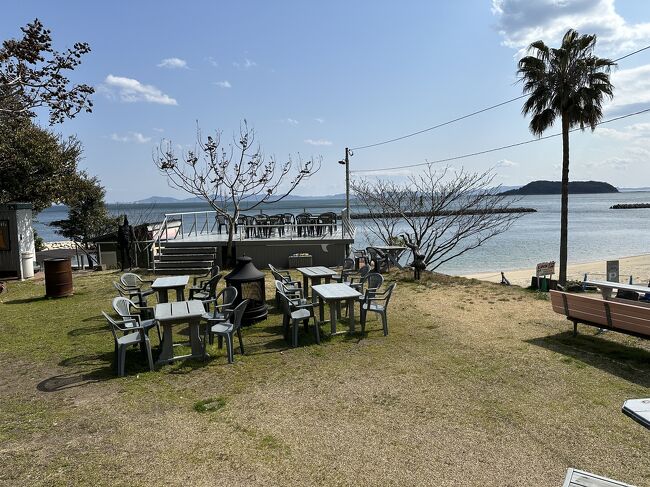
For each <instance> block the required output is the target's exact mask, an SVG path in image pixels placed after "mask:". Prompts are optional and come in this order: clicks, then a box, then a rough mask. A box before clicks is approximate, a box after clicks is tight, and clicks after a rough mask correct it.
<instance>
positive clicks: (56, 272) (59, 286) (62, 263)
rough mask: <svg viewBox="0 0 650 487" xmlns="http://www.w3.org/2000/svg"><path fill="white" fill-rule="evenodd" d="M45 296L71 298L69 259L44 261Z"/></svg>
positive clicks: (70, 266) (70, 264) (70, 267)
mask: <svg viewBox="0 0 650 487" xmlns="http://www.w3.org/2000/svg"><path fill="white" fill-rule="evenodd" d="M43 267H44V270H45V295H46V296H47V297H48V298H62V297H64V296H72V263H71V262H70V258H69V257H67V258H61V259H45V260H44V261H43Z"/></svg>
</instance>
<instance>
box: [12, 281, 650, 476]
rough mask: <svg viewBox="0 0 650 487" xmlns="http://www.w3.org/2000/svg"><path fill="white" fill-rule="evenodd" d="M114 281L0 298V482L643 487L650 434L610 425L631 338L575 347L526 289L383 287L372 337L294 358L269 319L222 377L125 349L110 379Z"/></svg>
mask: <svg viewBox="0 0 650 487" xmlns="http://www.w3.org/2000/svg"><path fill="white" fill-rule="evenodd" d="M118 275H119V274H118V273H114V272H97V273H90V274H86V275H75V277H74V288H75V294H74V296H72V297H69V298H62V299H56V300H51V299H46V298H44V297H43V296H44V294H45V288H44V284H43V281H42V280H41V281H32V282H22V283H19V282H10V283H9V290H8V292H7V293H6V294H3V295H2V296H0V370H2V372H0V418H2V421H1V422H0V465H2V467H0V483H2V484H3V485H77V484H79V485H90V484H94V485H150V484H153V483H157V484H161V485H164V484H174V485H176V484H179V485H180V484H182V485H440V486H445V485H450V486H451V485H454V486H457V485H482V486H505V485H513V486H514V485H535V486H559V485H562V479H563V477H564V474H565V470H566V468H568V467H576V468H580V469H583V470H588V471H592V472H594V473H597V474H600V475H604V476H608V477H612V478H616V479H619V480H621V481H624V482H628V483H632V484H636V485H639V486H642V485H648V484H650V456H649V445H650V432H649V431H647V430H645V429H644V428H642V427H641V426H639V425H638V424H636V423H634V422H633V421H632V420H630V419H629V418H627V417H625V416H624V415H623V414H622V413H621V412H620V408H621V405H622V403H623V401H624V400H625V399H628V398H633V397H648V396H650V346H649V344H648V342H647V341H644V340H640V339H635V338H631V337H627V336H624V335H620V334H617V333H605V334H600V335H597V334H596V330H594V329H593V328H588V327H583V326H581V327H579V331H580V335H579V336H578V337H576V338H574V337H573V336H572V333H571V329H572V326H571V324H570V323H569V322H567V321H566V320H565V319H564V318H563V317H561V316H558V315H556V314H554V313H553V312H552V311H551V307H550V302H548V301H547V300H546V299H540V298H539V295H537V294H536V293H532V292H530V291H527V290H522V289H519V288H514V287H513V288H505V287H501V286H498V285H492V284H485V283H479V282H477V281H468V280H464V279H455V278H446V277H444V276H429V275H427V276H426V279H425V281H424V282H422V283H418V284H416V283H411V282H409V281H408V280H407V279H405V278H404V277H405V276H406V274H404V275H397V274H393V275H391V276H388V279H389V280H391V279H392V280H399V285H398V287H397V291H396V295H395V297H394V300H393V301H391V309H390V313H389V327H390V334H389V336H388V337H384V336H383V334H382V332H381V324H380V322H379V321H378V320H377V319H376V318H375V317H374V316H372V317H371V318H370V321H369V325H368V327H367V330H366V334H365V335H363V336H362V335H361V334H360V333H357V334H355V335H342V336H336V337H333V338H330V337H329V336H328V331H329V325H327V324H326V325H323V326H322V327H321V333H322V336H323V337H324V338H323V340H322V343H321V345H316V344H314V342H313V338H312V334H311V333H310V334H305V333H304V332H303V331H302V330H301V335H300V346H299V347H298V348H296V349H292V348H290V347H288V345H287V343H285V341H284V340H283V338H282V334H281V317H280V316H279V315H278V314H277V311H276V310H274V309H271V313H270V315H269V318H268V319H267V320H266V321H263V322H261V323H258V324H256V325H254V326H252V327H250V328H247V329H245V331H244V342H245V345H246V355H244V356H242V355H240V354H239V353H238V351H236V353H235V364H233V365H228V364H227V362H226V356H225V349H224V350H219V349H218V348H217V346H216V342H215V345H214V346H210V347H208V352H209V353H210V356H211V357H210V359H209V360H207V361H205V362H204V361H185V362H180V363H175V364H173V365H169V366H165V367H162V368H161V369H159V370H156V371H155V372H149V371H148V368H147V366H146V360H144V359H143V358H142V357H141V355H140V353H139V352H138V351H137V350H136V349H133V350H129V352H128V353H127V364H126V370H127V377H125V378H117V377H115V375H114V370H113V363H112V359H113V339H112V335H111V334H110V331H109V329H108V328H107V325H106V323H105V322H104V320H103V318H102V317H101V313H100V312H101V311H102V310H104V311H108V310H109V309H110V302H111V299H112V297H113V295H114V291H113V289H112V285H111V281H112V280H114V279H117V278H118ZM267 297H269V298H272V297H273V293H272V283H271V280H270V277H269V278H267ZM154 301H155V300H154V298H153V297H151V298H150V302H154ZM273 301H274V300H273V299H269V301H268V302H269V305H270V306H273V304H274V302H273ZM339 326H340V327H341V328H343V327H344V326H345V325H344V323H343V322H341V323H340V325H339ZM177 331H178V333H179V337H178V339H179V340H181V339H183V338H186V336H185V337H182V336H181V335H182V334H184V333H186V330H184V329H183V327H178V328H177ZM150 335H151V339H152V344H153V345H154V347H155V348H157V345H158V339H157V337H156V334H155V332H154V333H151V334H150ZM235 343H237V342H236V340H235ZM155 353H156V350H154V354H155Z"/></svg>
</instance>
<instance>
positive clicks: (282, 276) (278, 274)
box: [269, 264, 291, 282]
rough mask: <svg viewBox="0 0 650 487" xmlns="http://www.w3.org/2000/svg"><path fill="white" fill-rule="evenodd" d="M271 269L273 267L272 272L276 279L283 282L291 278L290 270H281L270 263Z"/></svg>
mask: <svg viewBox="0 0 650 487" xmlns="http://www.w3.org/2000/svg"><path fill="white" fill-rule="evenodd" d="M269 269H271V274H273V278H274V279H275V280H277V281H282V282H288V281H290V280H291V276H290V275H289V271H280V270H279V269H276V268H275V267H273V266H272V265H271V264H269Z"/></svg>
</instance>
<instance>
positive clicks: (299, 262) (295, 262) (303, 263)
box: [289, 255, 311, 269]
mask: <svg viewBox="0 0 650 487" xmlns="http://www.w3.org/2000/svg"><path fill="white" fill-rule="evenodd" d="M296 267H311V255H290V256H289V269H295V268H296Z"/></svg>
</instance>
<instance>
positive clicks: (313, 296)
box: [311, 277, 320, 303]
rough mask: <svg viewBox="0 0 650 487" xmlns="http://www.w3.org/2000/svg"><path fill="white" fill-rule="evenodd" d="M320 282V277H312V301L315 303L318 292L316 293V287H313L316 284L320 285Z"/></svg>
mask: <svg viewBox="0 0 650 487" xmlns="http://www.w3.org/2000/svg"><path fill="white" fill-rule="evenodd" d="M319 284H320V277H312V278H311V287H312V291H311V302H312V303H315V302H316V294H315V293H314V289H313V287H314V286H317V285H319Z"/></svg>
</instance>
